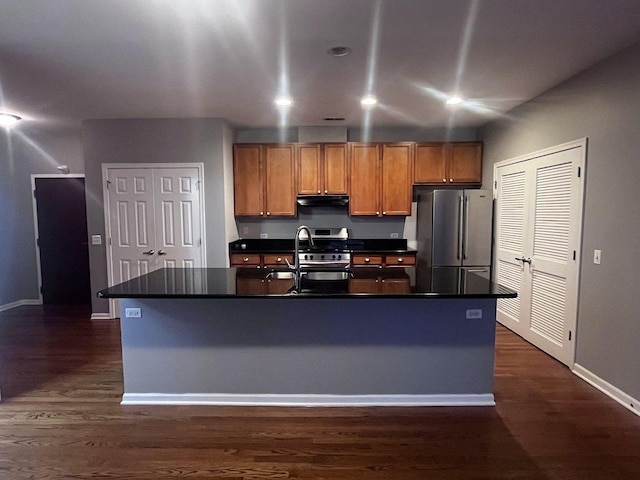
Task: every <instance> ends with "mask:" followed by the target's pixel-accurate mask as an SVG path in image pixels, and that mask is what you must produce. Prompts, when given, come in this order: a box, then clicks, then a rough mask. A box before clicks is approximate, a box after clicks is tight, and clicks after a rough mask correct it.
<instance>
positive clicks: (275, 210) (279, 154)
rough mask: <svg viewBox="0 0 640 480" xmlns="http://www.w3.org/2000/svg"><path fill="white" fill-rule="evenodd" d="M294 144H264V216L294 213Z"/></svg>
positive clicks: (290, 214)
mask: <svg viewBox="0 0 640 480" xmlns="http://www.w3.org/2000/svg"><path fill="white" fill-rule="evenodd" d="M295 161H296V156H295V145H293V144H283V145H275V144H274V145H265V162H264V163H265V211H266V213H265V214H266V216H280V217H282V216H291V217H293V216H295V215H296V182H295V180H296V170H295V165H296V164H295Z"/></svg>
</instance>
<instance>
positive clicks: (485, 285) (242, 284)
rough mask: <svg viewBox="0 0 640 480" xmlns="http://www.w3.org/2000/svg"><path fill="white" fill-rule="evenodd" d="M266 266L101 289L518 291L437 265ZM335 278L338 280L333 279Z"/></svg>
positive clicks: (207, 293)
mask: <svg viewBox="0 0 640 480" xmlns="http://www.w3.org/2000/svg"><path fill="white" fill-rule="evenodd" d="M271 272H283V271H282V270H272V269H267V268H260V269H259V268H255V269H253V268H250V269H247V268H239V269H236V268H193V269H189V268H163V269H160V270H156V271H154V272H151V273H148V274H146V275H142V276H140V277H137V278H134V279H132V280H129V281H127V282H124V283H121V284H119V285H115V286H113V287H109V288H107V289H104V290H101V291H99V292H98V296H99V297H102V298H287V297H296V298H307V297H308V298H318V297H326V298H362V297H372V298H376V297H377V298H380V297H385V298H389V297H392V298H514V297H516V292H514V291H513V290H511V289H509V288H506V287H503V286H502V285H499V284H497V283H494V282H492V281H490V280H489V279H487V278H484V277H482V276H480V275H478V274H475V273H471V272H466V271H464V270H458V271H457V272H454V274H453V275H451V274H450V273H451V272H449V274H447V275H440V273H439V272H438V271H437V269H430V268H426V269H418V268H416V267H409V268H398V267H394V268H366V267H365V268H362V267H360V268H351V269H348V270H344V269H343V270H341V271H340V272H338V271H337V270H333V271H329V270H323V271H322V272H318V270H317V269H316V270H315V272H316V273H315V274H314V275H310V274H309V273H306V274H303V276H302V280H301V285H300V286H299V288H298V290H297V291H295V286H294V279H293V278H286V276H287V274H286V273H284V274H281V275H284V277H285V278H278V275H279V274H274V273H271ZM334 277H335V278H334Z"/></svg>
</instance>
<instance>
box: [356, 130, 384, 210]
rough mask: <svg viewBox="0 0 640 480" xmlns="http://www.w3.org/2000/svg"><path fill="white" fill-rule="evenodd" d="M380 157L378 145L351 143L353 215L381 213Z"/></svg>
mask: <svg viewBox="0 0 640 480" xmlns="http://www.w3.org/2000/svg"><path fill="white" fill-rule="evenodd" d="M379 157H380V155H379V148H378V145H370V144H360V143H358V144H353V145H351V152H350V163H351V165H350V170H351V193H350V196H351V198H350V200H349V213H350V214H351V215H380V175H379V171H380V168H379Z"/></svg>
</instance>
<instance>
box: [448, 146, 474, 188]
mask: <svg viewBox="0 0 640 480" xmlns="http://www.w3.org/2000/svg"><path fill="white" fill-rule="evenodd" d="M449 150H450V154H449V155H450V159H449V182H450V183H469V184H481V183H482V143H480V142H457V143H450V144H449Z"/></svg>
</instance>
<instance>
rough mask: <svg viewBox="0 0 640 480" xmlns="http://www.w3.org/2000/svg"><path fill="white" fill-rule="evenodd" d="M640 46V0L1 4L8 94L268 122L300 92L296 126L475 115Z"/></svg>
mask: <svg viewBox="0 0 640 480" xmlns="http://www.w3.org/2000/svg"><path fill="white" fill-rule="evenodd" d="M638 41H640V1H638V0H475V1H474V0H379V1H375V0H0V82H1V85H0V102H2V103H3V105H2V109H4V110H9V111H12V112H15V113H18V114H21V115H23V116H24V117H25V119H26V120H28V122H33V124H34V125H36V124H37V125H40V126H43V127H46V126H69V125H76V126H77V125H79V122H80V121H81V120H83V119H89V118H141V117H222V118H226V119H228V120H229V121H230V122H232V123H233V124H235V125H238V126H249V127H268V126H276V125H278V124H279V122H280V121H281V120H282V119H281V117H280V115H279V114H278V111H277V110H276V108H275V107H274V105H273V99H274V97H275V96H276V94H277V93H278V92H279V91H280V90H288V92H289V93H290V95H291V96H292V97H293V98H294V101H295V104H294V106H293V107H292V108H291V109H290V111H289V115H288V116H287V118H286V121H287V122H288V123H289V124H291V125H336V124H340V125H349V126H359V125H362V124H363V123H366V122H371V124H373V125H379V126H399V125H402V126H422V127H434V126H443V125H450V126H477V125H481V124H483V123H486V122H487V121H488V120H489V119H491V118H494V117H495V116H498V115H500V114H503V113H505V112H508V111H509V110H511V109H512V108H513V107H515V106H517V105H519V104H521V103H523V102H524V101H526V100H528V99H531V98H532V97H534V96H536V95H538V94H539V93H541V92H543V91H545V90H547V89H549V88H550V87H552V86H554V85H556V84H558V83H559V82H561V81H563V80H565V79H567V78H569V77H570V76H572V75H574V74H575V73H577V72H579V71H581V70H583V69H585V68H586V67H588V66H590V65H592V64H594V63H597V62H598V61H600V60H601V59H603V58H605V57H607V56H609V55H611V54H613V53H615V52H616V51H618V50H621V49H622V48H624V47H626V46H628V45H631V44H633V43H635V42H638ZM338 45H346V46H349V47H350V48H351V49H352V53H351V55H349V56H346V57H341V58H334V57H330V56H329V55H327V53H326V50H327V49H329V48H330V47H333V46H338ZM455 90H458V91H459V92H461V93H462V94H463V95H464V96H465V97H466V98H468V99H470V104H468V105H466V106H463V107H459V108H457V109H455V110H452V109H451V108H450V107H449V108H447V107H445V106H444V105H443V101H442V96H443V95H444V94H448V93H449V92H452V91H455ZM369 91H371V92H373V93H375V95H376V96H377V97H378V98H379V100H380V105H379V106H378V107H377V108H375V109H374V110H373V111H372V112H371V113H370V114H369V117H368V118H367V117H365V115H364V114H363V111H362V109H361V107H360V104H359V98H360V96H362V95H363V94H364V93H367V92H369ZM324 117H345V121H344V122H337V123H336V122H326V121H323V118H324Z"/></svg>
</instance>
